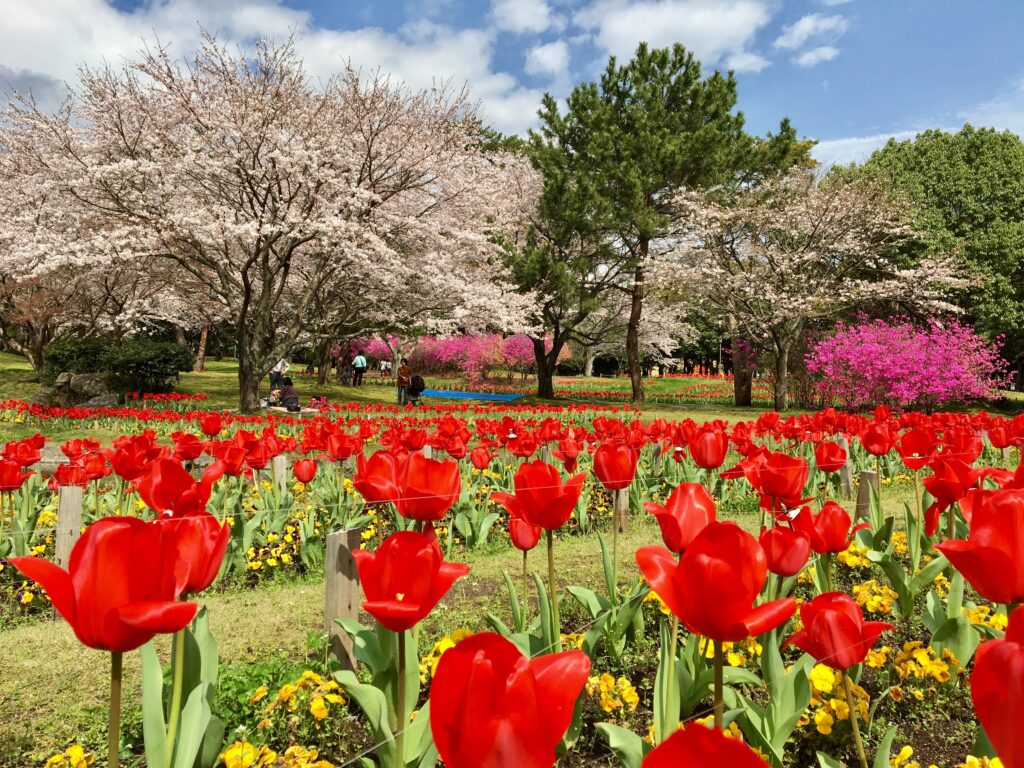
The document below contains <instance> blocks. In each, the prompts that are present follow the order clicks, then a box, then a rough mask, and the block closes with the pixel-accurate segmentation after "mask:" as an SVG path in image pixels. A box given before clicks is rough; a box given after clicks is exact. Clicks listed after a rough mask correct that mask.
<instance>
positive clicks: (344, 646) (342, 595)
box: [324, 528, 360, 669]
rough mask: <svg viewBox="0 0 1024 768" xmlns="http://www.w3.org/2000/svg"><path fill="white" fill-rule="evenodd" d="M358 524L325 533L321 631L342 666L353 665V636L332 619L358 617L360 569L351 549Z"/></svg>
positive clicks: (356, 538)
mask: <svg viewBox="0 0 1024 768" xmlns="http://www.w3.org/2000/svg"><path fill="white" fill-rule="evenodd" d="M359 543H360V532H359V530H358V529H357V528H348V529H346V530H344V531H334V532H333V533H329V534H327V559H326V571H327V572H326V577H325V584H324V631H325V632H326V633H327V635H328V640H329V647H330V652H331V655H332V656H334V658H335V659H337V660H338V661H339V662H341V665H342V666H343V667H344V668H345V669H355V666H356V660H355V656H354V655H353V654H352V638H351V637H349V635H348V632H346V631H345V630H344V629H342V628H341V627H340V626H338V625H337V624H336V623H335V622H334V620H335V619H339V618H340V619H352V620H356V619H358V618H359V573H358V571H356V561H355V559H354V558H353V557H352V553H353V552H354V551H355V550H357V549H359Z"/></svg>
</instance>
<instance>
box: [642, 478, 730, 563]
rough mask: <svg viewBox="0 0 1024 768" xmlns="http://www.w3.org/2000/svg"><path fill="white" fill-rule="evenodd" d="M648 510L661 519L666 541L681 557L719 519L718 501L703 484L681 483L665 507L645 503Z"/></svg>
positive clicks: (662, 531)
mask: <svg viewBox="0 0 1024 768" xmlns="http://www.w3.org/2000/svg"><path fill="white" fill-rule="evenodd" d="M644 509H646V510H647V511H648V512H650V513H651V514H652V515H654V517H655V518H656V519H657V521H658V525H659V526H660V528H661V539H662V541H664V542H665V546H666V547H668V548H669V549H670V550H672V551H673V552H675V553H676V554H677V555H678V554H682V553H683V552H684V551H685V550H686V548H687V547H688V546H690V542H692V541H693V539H694V537H695V536H696V535H697V534H698V533H700V532H701V531H702V530H704V526H706V525H707V524H708V523H710V522H712V521H713V520H714V519H715V500H714V499H712V498H711V494H709V493H708V492H707V490H706V489H705V488H704V486H703V485H700V484H699V483H680V484H679V485H677V486H676V487H675V488H674V489H673V491H672V493H671V494H670V495H669V497H668V501H667V502H666V504H665V506H662V505H661V504H654V503H652V502H649V501H648V502H644Z"/></svg>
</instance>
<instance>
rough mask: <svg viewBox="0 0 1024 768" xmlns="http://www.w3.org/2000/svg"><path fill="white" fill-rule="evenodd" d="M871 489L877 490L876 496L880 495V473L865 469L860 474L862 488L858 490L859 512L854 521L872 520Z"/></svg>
mask: <svg viewBox="0 0 1024 768" xmlns="http://www.w3.org/2000/svg"><path fill="white" fill-rule="evenodd" d="M871 488H874V489H875V496H877V495H878V473H877V472H875V471H874V470H873V469H865V470H862V471H861V473H860V488H858V489H857V512H856V514H855V515H854V520H869V519H870V518H871V490H870V489H871Z"/></svg>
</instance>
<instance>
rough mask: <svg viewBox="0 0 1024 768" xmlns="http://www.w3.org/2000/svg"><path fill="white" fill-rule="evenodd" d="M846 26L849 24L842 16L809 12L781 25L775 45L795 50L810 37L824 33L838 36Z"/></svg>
mask: <svg viewBox="0 0 1024 768" xmlns="http://www.w3.org/2000/svg"><path fill="white" fill-rule="evenodd" d="M847 26H849V24H848V22H847V21H846V19H845V18H844V17H842V16H823V15H821V14H820V13H811V14H808V15H807V16H803V17H802V18H800V19H798V20H797V21H795V22H793V23H792V24H790V25H789V26H787V27H783V29H782V34H781V35H779V37H778V38H777V39H776V40H775V47H776V48H782V49H784V50H787V51H795V50H796V49H797V48H799V47H801V46H802V45H803V44H804V43H806V42H807V41H808V40H810V39H811V38H812V37H817V36H819V35H824V34H831V35H832V36H834V37H838V36H839V35H841V34H843V32H845V31H846V28H847Z"/></svg>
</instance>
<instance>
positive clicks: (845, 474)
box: [837, 435, 853, 499]
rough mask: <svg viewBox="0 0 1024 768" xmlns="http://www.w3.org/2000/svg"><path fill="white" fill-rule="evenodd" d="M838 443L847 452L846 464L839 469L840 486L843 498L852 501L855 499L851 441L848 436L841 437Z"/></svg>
mask: <svg viewBox="0 0 1024 768" xmlns="http://www.w3.org/2000/svg"><path fill="white" fill-rule="evenodd" d="M837 442H838V443H839V445H840V446H842V448H843V450H844V451H846V463H845V464H843V466H841V467H840V468H839V484H840V486H841V487H842V489H843V496H844V497H845V498H847V499H851V498H853V462H852V460H851V459H850V441H849V440H847V439H846V435H840V436H839V440H838V441H837Z"/></svg>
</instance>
